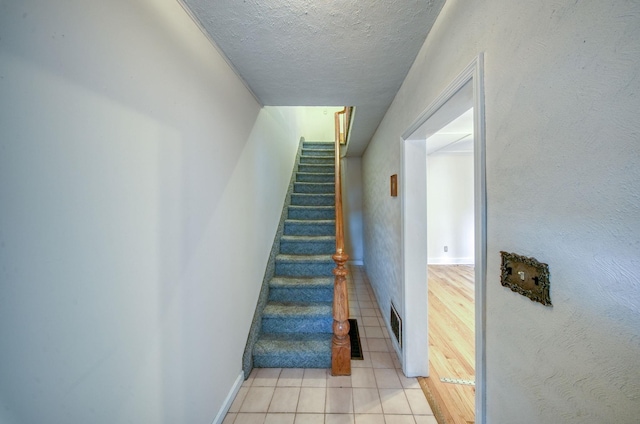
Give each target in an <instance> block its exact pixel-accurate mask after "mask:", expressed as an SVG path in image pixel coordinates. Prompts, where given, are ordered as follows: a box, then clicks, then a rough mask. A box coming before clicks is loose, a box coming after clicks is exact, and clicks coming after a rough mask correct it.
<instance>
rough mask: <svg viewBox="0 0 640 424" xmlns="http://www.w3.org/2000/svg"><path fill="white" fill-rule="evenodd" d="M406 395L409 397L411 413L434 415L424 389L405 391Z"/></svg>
mask: <svg viewBox="0 0 640 424" xmlns="http://www.w3.org/2000/svg"><path fill="white" fill-rule="evenodd" d="M404 394H405V395H406V396H407V400H408V401H409V406H411V411H412V412H413V413H414V414H415V415H433V411H431V407H430V406H429V402H427V398H426V396H425V395H424V392H423V391H422V389H405V390H404Z"/></svg>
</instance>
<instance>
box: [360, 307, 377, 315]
mask: <svg viewBox="0 0 640 424" xmlns="http://www.w3.org/2000/svg"><path fill="white" fill-rule="evenodd" d="M360 314H361V315H362V316H363V317H376V316H378V315H377V314H376V310H375V309H373V308H364V309H363V308H360Z"/></svg>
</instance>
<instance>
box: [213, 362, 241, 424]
mask: <svg viewBox="0 0 640 424" xmlns="http://www.w3.org/2000/svg"><path fill="white" fill-rule="evenodd" d="M243 381H244V372H243V371H240V375H238V378H236V381H235V383H233V386H232V387H231V390H229V394H228V395H227V397H226V399H225V400H224V402H222V406H221V407H220V410H219V411H218V415H216V417H215V418H214V419H213V423H212V424H222V421H224V417H225V416H226V415H227V412H229V408H231V404H232V403H233V401H234V399H235V398H236V395H237V394H238V391H240V387H242V382H243Z"/></svg>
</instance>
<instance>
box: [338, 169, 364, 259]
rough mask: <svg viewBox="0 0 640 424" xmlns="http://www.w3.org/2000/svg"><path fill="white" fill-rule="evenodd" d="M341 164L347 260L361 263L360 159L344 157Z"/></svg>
mask: <svg viewBox="0 0 640 424" xmlns="http://www.w3.org/2000/svg"><path fill="white" fill-rule="evenodd" d="M341 166H342V203H343V204H342V207H343V210H342V216H343V219H344V237H345V249H346V251H347V254H348V255H349V261H351V262H353V263H354V264H356V265H362V261H363V257H364V251H363V245H362V225H363V224H362V159H361V158H355V157H345V158H343V159H342V165H341Z"/></svg>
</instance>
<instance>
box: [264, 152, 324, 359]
mask: <svg viewBox="0 0 640 424" xmlns="http://www.w3.org/2000/svg"><path fill="white" fill-rule="evenodd" d="M334 160H335V158H334V144H333V143H326V142H325V143H322V142H306V141H305V142H304V144H303V146H302V153H301V155H300V159H299V162H298V164H297V167H298V168H297V172H296V178H295V182H294V188H293V192H292V193H291V201H290V204H289V205H287V209H288V211H287V218H286V220H285V222H284V230H283V234H282V236H281V238H280V241H279V244H280V248H279V252H278V254H277V255H276V258H275V275H274V277H273V278H272V279H271V280H270V281H269V295H268V300H267V303H266V306H265V307H264V310H263V311H262V320H261V323H260V332H259V335H258V338H257V341H256V343H255V345H254V348H253V366H255V367H259V368H273V367H275V368H330V367H331V338H332V331H333V330H332V325H333V315H332V302H333V273H332V271H333V269H334V268H335V263H334V261H333V259H332V258H331V255H332V254H333V253H334V251H335V194H334Z"/></svg>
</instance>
